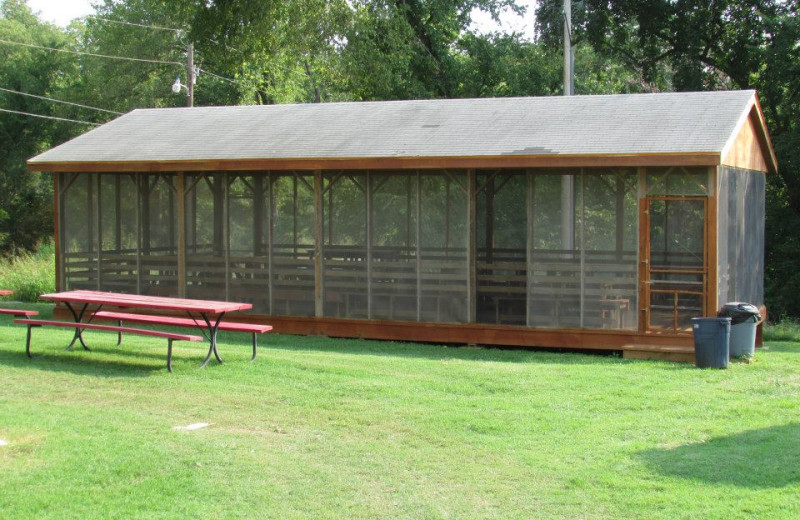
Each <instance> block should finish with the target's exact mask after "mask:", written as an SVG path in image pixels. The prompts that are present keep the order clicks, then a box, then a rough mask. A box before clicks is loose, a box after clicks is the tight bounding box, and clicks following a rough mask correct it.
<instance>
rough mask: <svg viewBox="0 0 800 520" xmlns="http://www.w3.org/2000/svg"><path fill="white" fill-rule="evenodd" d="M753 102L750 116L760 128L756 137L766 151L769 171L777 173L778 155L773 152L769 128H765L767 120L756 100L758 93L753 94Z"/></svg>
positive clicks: (759, 103)
mask: <svg viewBox="0 0 800 520" xmlns="http://www.w3.org/2000/svg"><path fill="white" fill-rule="evenodd" d="M755 100H756V101H755V104H754V108H755V111H754V112H753V113H752V114H751V117H753V119H754V120H755V121H754V122H756V123H757V125H756V126H757V127H758V129H759V130H760V132H758V139H759V141H760V142H761V146H762V148H763V149H764V150H766V151H767V153H766V154H765V155H766V156H767V162H768V163H769V166H770V170H769V173H777V172H778V156H777V155H776V154H775V147H774V146H773V144H772V138H771V137H770V135H769V128H767V120H766V118H765V117H764V111H763V110H762V109H761V102H760V101H759V100H758V94H756V95H755Z"/></svg>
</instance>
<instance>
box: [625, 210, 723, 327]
mask: <svg viewBox="0 0 800 520" xmlns="http://www.w3.org/2000/svg"><path fill="white" fill-rule="evenodd" d="M657 200H662V201H670V200H686V201H688V200H698V201H702V202H703V269H702V271H703V273H702V274H703V289H702V292H703V295H702V296H701V298H700V301H701V302H702V305H703V310H702V313H701V315H702V316H706V315H708V312H709V309H712V308H714V307H715V299H716V298H715V297H712V295H711V293H712V291H711V289H712V288H713V289H714V291H713V292H714V296H716V280H714V279H713V278H714V277H715V276H716V260H717V259H716V256H717V255H716V254H715V253H716V200H715V198H714V197H710V196H704V195H697V196H690V195H687V196H679V195H647V196H645V197H643V198H640V199H639V313H638V316H639V332H640V333H643V334H689V333H690V332H689V331H685V332H684V331H676V330H672V331H658V330H651V328H650V296H651V292H650V279H651V274H652V273H651V272H650V269H651V262H650V205H651V202H652V201H657ZM712 253H714V254H712Z"/></svg>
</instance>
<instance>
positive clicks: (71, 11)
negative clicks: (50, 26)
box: [28, 0, 536, 39]
mask: <svg viewBox="0 0 800 520" xmlns="http://www.w3.org/2000/svg"><path fill="white" fill-rule="evenodd" d="M517 3H518V4H519V5H522V6H527V13H526V14H525V16H524V17H521V16H517V15H516V14H515V13H512V12H510V11H508V10H506V11H504V12H503V13H502V14H501V15H500V21H501V24H500V25H499V26H498V24H496V23H495V22H494V20H492V18H491V16H489V14H488V13H484V12H481V11H475V12H474V13H473V15H472V17H473V23H472V27H473V28H474V29H476V30H477V31H478V32H481V33H488V32H493V31H497V30H501V29H502V30H504V31H506V32H511V31H517V32H522V33H524V34H525V36H526V37H527V38H529V39H533V10H534V8H535V4H536V0H518V2H517ZM28 5H29V6H30V7H31V9H32V10H33V12H39V13H40V18H41V19H42V20H45V21H48V22H53V23H55V24H56V25H60V26H62V27H66V26H67V25H69V22H70V21H72V20H73V19H74V18H79V17H81V16H86V15H87V14H91V13H93V12H94V8H93V7H92V2H91V0H28Z"/></svg>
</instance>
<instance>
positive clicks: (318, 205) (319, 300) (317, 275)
mask: <svg viewBox="0 0 800 520" xmlns="http://www.w3.org/2000/svg"><path fill="white" fill-rule="evenodd" d="M296 193H297V178H295V194H296ZM296 205H297V198H295V206H296ZM323 218H324V216H323V207H322V170H314V315H315V316H316V317H318V318H321V317H322V316H323V315H324V312H325V305H324V304H325V300H324V294H323V283H322V274H323V271H322V254H323V247H322V246H323V243H322V242H323V240H324V236H323V229H322V222H323V220H322V219H323ZM295 226H297V219H295ZM295 247H297V237H296V235H295Z"/></svg>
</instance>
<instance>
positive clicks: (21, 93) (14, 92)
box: [0, 87, 123, 116]
mask: <svg viewBox="0 0 800 520" xmlns="http://www.w3.org/2000/svg"><path fill="white" fill-rule="evenodd" d="M0 90H2V91H3V92H10V93H12V94H19V95H20V96H28V97H32V98H36V99H43V100H45V101H52V102H53V103H63V104H65V105H71V106H74V107H80V108H88V109H90V110H98V111H100V112H108V113H109V114H117V115H120V116H121V115H122V114H123V113H122V112H117V111H116V110H106V109H105V108H97V107H90V106H88V105H81V104H80V103H72V102H71V101H61V100H60V99H53V98H49V97H44V96H37V95H36V94H28V93H27V92H20V91H19V90H11V89H9V88H3V87H0Z"/></svg>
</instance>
